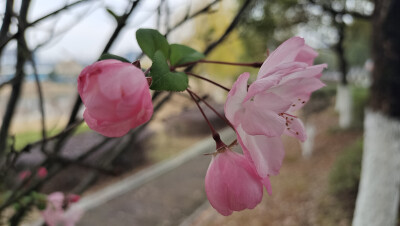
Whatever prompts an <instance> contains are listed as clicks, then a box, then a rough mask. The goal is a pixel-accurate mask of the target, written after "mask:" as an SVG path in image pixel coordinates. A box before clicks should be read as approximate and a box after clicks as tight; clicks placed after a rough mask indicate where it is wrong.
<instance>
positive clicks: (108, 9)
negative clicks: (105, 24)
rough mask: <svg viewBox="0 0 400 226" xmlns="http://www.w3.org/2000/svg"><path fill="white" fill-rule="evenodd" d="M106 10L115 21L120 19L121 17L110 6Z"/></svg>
mask: <svg viewBox="0 0 400 226" xmlns="http://www.w3.org/2000/svg"><path fill="white" fill-rule="evenodd" d="M106 10H107V12H108V13H109V14H110V15H111V16H112V17H113V18H114V19H115V20H116V21H117V22H118V21H119V20H120V19H121V17H120V16H118V15H117V14H115V13H114V11H112V10H111V9H110V8H107V9H106Z"/></svg>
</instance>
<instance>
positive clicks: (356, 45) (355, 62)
mask: <svg viewBox="0 0 400 226" xmlns="http://www.w3.org/2000/svg"><path fill="white" fill-rule="evenodd" d="M371 29H372V28H371V23H370V22H369V21H365V20H354V22H353V23H352V24H350V25H348V26H347V28H346V38H345V40H344V47H345V49H346V52H345V55H346V59H347V60H348V62H349V64H350V65H352V66H363V65H364V63H365V61H367V60H368V59H369V58H370V57H371V49H370V46H371Z"/></svg>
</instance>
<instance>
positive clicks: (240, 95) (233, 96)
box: [225, 72, 250, 124]
mask: <svg viewBox="0 0 400 226" xmlns="http://www.w3.org/2000/svg"><path fill="white" fill-rule="evenodd" d="M249 77H250V73H248V72H245V73H243V74H241V75H240V76H239V78H238V79H237V80H236V82H235V83H234V84H233V86H232V89H231V91H229V93H228V97H227V98H226V102H225V116H226V118H227V119H228V120H229V121H230V122H231V123H232V124H235V120H234V119H235V114H236V112H238V111H241V110H243V107H242V102H243V100H244V98H245V97H246V94H247V80H248V79H249Z"/></svg>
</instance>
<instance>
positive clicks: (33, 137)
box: [14, 123, 89, 150]
mask: <svg viewBox="0 0 400 226" xmlns="http://www.w3.org/2000/svg"><path fill="white" fill-rule="evenodd" d="M88 130H89V127H88V126H87V125H86V123H82V124H81V125H79V126H78V127H77V128H76V130H75V133H74V134H80V133H83V132H86V131H88ZM59 132H61V129H60V128H55V129H52V130H47V134H46V136H47V137H51V136H54V135H56V134H58V133H59ZM41 138H42V132H41V131H27V132H22V133H17V134H16V135H15V147H14V148H15V149H16V150H21V149H22V148H24V147H25V145H27V144H29V143H32V142H35V141H37V140H40V139H41Z"/></svg>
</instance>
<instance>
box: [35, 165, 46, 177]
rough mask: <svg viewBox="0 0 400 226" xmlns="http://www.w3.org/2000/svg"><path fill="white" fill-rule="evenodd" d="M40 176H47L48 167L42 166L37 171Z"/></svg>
mask: <svg viewBox="0 0 400 226" xmlns="http://www.w3.org/2000/svg"><path fill="white" fill-rule="evenodd" d="M37 175H38V177H39V178H45V177H46V176H47V169H46V168H45V167H40V168H39V169H38V171H37Z"/></svg>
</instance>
